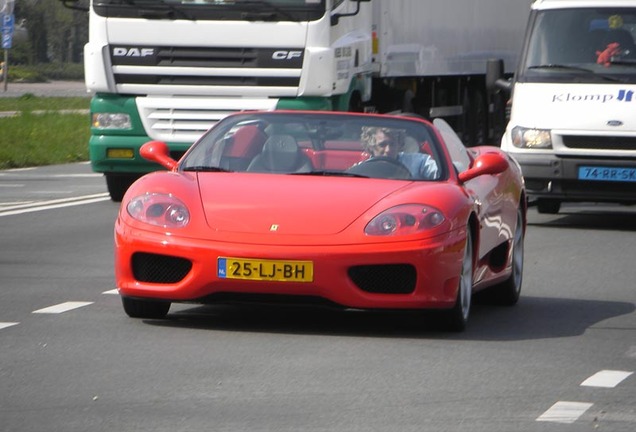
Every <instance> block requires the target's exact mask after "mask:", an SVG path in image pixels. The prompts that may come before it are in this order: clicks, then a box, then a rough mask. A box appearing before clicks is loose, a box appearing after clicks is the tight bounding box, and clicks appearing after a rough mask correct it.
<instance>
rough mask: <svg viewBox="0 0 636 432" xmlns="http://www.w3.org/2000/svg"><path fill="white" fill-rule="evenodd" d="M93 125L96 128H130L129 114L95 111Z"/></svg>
mask: <svg viewBox="0 0 636 432" xmlns="http://www.w3.org/2000/svg"><path fill="white" fill-rule="evenodd" d="M93 127H95V128H98V129H131V128H132V123H131V122H130V116H129V115H128V114H125V113H95V114H93Z"/></svg>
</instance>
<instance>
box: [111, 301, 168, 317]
mask: <svg viewBox="0 0 636 432" xmlns="http://www.w3.org/2000/svg"><path fill="white" fill-rule="evenodd" d="M121 302H122V305H123V306H124V312H126V315H128V316H129V317H131V318H147V319H161V318H165V317H166V315H168V310H170V302H167V301H157V300H138V299H132V298H129V297H122V298H121Z"/></svg>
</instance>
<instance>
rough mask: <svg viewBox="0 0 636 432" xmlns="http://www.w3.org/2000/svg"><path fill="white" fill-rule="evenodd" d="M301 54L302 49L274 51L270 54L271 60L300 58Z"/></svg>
mask: <svg viewBox="0 0 636 432" xmlns="http://www.w3.org/2000/svg"><path fill="white" fill-rule="evenodd" d="M302 54H303V52H302V51H274V54H272V60H292V59H295V58H300V57H301V56H302Z"/></svg>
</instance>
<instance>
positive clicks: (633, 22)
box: [518, 8, 636, 83]
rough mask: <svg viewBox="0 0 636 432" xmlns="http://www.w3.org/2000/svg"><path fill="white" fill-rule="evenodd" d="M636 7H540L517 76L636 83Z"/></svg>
mask: <svg viewBox="0 0 636 432" xmlns="http://www.w3.org/2000/svg"><path fill="white" fill-rule="evenodd" d="M635 36H636V9H631V8H577V9H551V10H545V11H538V12H537V13H536V14H535V16H534V21H533V26H532V30H531V32H530V36H529V38H528V41H527V43H526V47H525V55H524V56H523V62H522V64H521V68H520V71H519V76H518V80H519V81H523V82H561V81H563V82H624V83H636V44H635V43H634V39H635Z"/></svg>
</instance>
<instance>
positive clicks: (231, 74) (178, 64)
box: [110, 46, 304, 96]
mask: <svg viewBox="0 0 636 432" xmlns="http://www.w3.org/2000/svg"><path fill="white" fill-rule="evenodd" d="M303 54H304V53H303V51H302V50H298V49H294V48H289V47H276V48H214V47H212V48H200V47H148V46H145V47H139V46H135V47H130V46H111V47H110V55H111V62H112V64H113V70H114V78H115V83H116V84H118V85H121V84H150V85H185V86H202V85H213V86H248V87H257V86H268V87H294V88H297V87H298V85H299V83H300V70H301V68H302V65H303ZM241 95H242V93H240V92H239V93H237V94H236V96H241Z"/></svg>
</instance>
